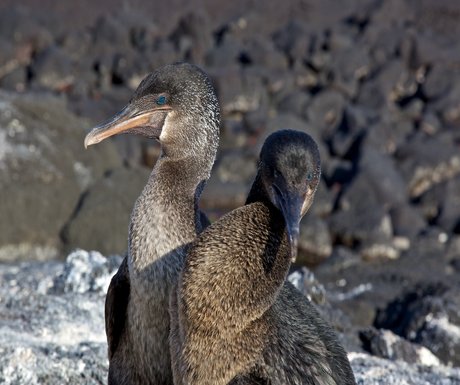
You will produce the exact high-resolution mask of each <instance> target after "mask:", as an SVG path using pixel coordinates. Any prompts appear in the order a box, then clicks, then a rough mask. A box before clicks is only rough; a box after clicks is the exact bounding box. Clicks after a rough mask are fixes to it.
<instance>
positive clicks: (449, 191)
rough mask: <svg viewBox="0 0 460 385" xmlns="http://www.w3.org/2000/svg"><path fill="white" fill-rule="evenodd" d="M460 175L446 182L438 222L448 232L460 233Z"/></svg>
mask: <svg viewBox="0 0 460 385" xmlns="http://www.w3.org/2000/svg"><path fill="white" fill-rule="evenodd" d="M459 192H460V176H459V175H457V176H456V177H455V178H454V179H451V180H449V181H448V182H446V188H445V195H443V196H442V200H441V202H440V210H441V212H440V214H439V217H438V218H437V220H436V223H437V224H438V225H439V226H440V227H441V228H443V229H444V230H446V231H447V232H448V233H452V232H455V233H457V234H460V194H459Z"/></svg>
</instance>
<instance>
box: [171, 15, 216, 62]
mask: <svg viewBox="0 0 460 385" xmlns="http://www.w3.org/2000/svg"><path fill="white" fill-rule="evenodd" d="M170 39H171V40H172V41H173V42H174V45H175V46H176V49H177V50H178V52H179V57H181V58H182V59H183V60H185V61H190V62H194V63H203V61H204V56H205V54H206V52H207V51H208V50H209V49H210V48H211V47H212V35H211V25H210V21H209V18H208V15H207V14H206V13H204V12H198V11H197V10H194V11H191V12H189V13H187V14H185V15H184V16H182V18H181V19H180V20H179V23H178V25H177V27H176V29H175V30H174V31H173V33H172V34H171V36H170Z"/></svg>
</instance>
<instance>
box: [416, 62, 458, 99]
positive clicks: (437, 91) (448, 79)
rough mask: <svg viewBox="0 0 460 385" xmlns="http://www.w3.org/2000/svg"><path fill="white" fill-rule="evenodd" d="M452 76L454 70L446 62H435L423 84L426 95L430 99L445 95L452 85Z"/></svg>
mask: <svg viewBox="0 0 460 385" xmlns="http://www.w3.org/2000/svg"><path fill="white" fill-rule="evenodd" d="M452 76H453V73H452V70H451V69H450V68H449V67H448V66H446V65H445V63H442V62H438V63H435V64H434V65H433V68H431V70H430V71H429V72H428V74H427V76H426V80H425V82H424V83H423V85H422V90H423V93H424V95H425V96H426V97H427V98H428V99H436V98H439V97H441V96H443V95H445V94H446V93H447V92H448V91H450V89H451V87H452V84H453V82H452Z"/></svg>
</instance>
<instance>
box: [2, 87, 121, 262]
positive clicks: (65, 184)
mask: <svg viewBox="0 0 460 385" xmlns="http://www.w3.org/2000/svg"><path fill="white" fill-rule="evenodd" d="M86 125H87V123H86V121H84V120H82V119H79V118H77V117H76V116H75V115H73V114H72V113H70V112H69V111H68V110H67V107H66V105H65V103H63V102H62V101H61V100H59V99H57V98H55V97H52V96H43V95H42V96H41V97H40V98H36V97H34V96H33V95H28V96H19V95H14V94H9V93H0V190H1V191H2V199H1V201H0V218H2V219H3V220H2V221H0V260H9V261H13V260H17V259H18V258H21V256H22V257H24V256H27V258H30V255H31V254H34V252H33V250H35V254H39V255H36V257H40V250H41V251H42V254H44V255H45V256H46V255H47V254H48V255H50V254H51V256H56V255H57V253H58V249H59V247H60V238H59V233H60V231H61V229H62V228H63V227H64V225H65V224H66V223H67V221H68V220H69V219H70V218H71V216H72V213H73V211H74V210H75V208H76V207H77V204H78V201H79V199H80V195H81V194H82V193H83V192H84V191H85V190H86V189H87V188H88V186H89V185H90V184H91V183H93V182H94V180H96V179H97V178H99V177H101V176H102V175H103V173H104V172H105V171H106V170H108V169H110V168H112V167H116V166H117V165H119V164H120V157H119V156H118V154H117V152H116V150H115V147H114V146H113V144H112V143H107V144H105V145H104V146H102V147H101V149H100V150H101V151H100V152H97V153H96V152H85V151H84V150H83V146H82V143H83V138H84V136H85V126H86ZM18 246H19V247H18ZM47 250H48V251H47Z"/></svg>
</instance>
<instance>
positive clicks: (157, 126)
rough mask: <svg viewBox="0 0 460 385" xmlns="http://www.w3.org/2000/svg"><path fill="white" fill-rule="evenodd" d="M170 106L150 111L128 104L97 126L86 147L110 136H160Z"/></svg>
mask: <svg viewBox="0 0 460 385" xmlns="http://www.w3.org/2000/svg"><path fill="white" fill-rule="evenodd" d="M170 110H171V108H170V107H168V106H163V107H161V108H155V109H152V110H149V111H139V110H138V109H137V108H135V107H133V106H132V105H130V104H128V105H127V106H126V107H125V108H123V109H122V110H121V111H120V112H119V113H118V114H116V115H115V116H114V117H113V118H112V119H110V120H109V121H107V122H105V123H103V124H101V125H100V126H97V127H95V128H93V129H92V130H91V132H90V133H89V134H88V135H86V137H85V143H84V144H85V148H88V146H91V145H93V144H97V143H99V142H102V141H103V140H104V139H107V138H108V137H110V136H113V135H117V134H123V133H129V132H131V133H135V134H140V135H143V136H147V137H149V138H159V137H160V134H161V129H162V127H163V123H164V120H165V118H166V115H167V113H168V112H169V111H170Z"/></svg>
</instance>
